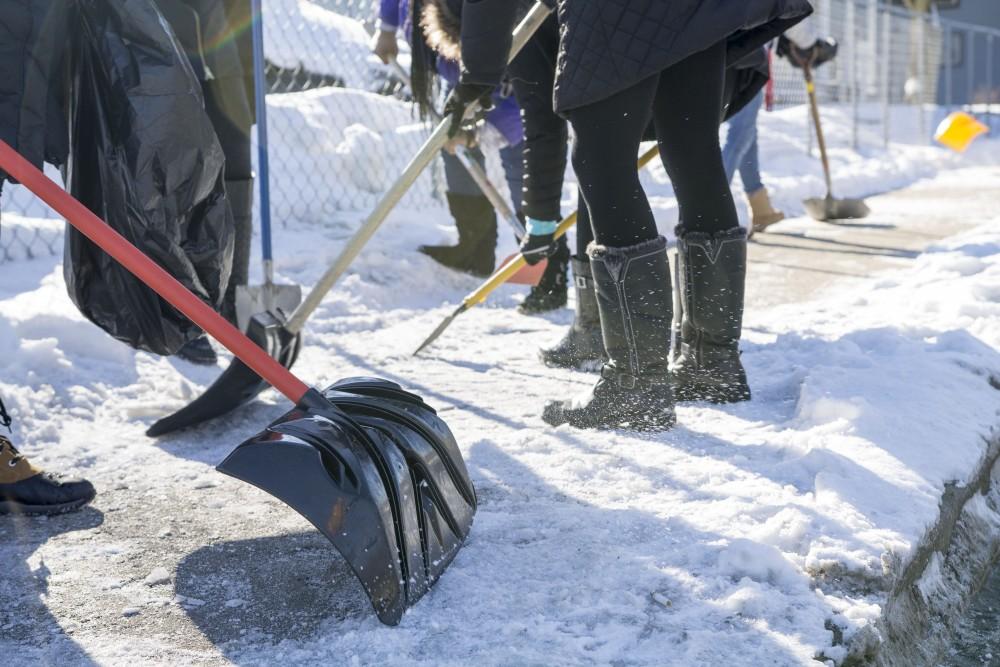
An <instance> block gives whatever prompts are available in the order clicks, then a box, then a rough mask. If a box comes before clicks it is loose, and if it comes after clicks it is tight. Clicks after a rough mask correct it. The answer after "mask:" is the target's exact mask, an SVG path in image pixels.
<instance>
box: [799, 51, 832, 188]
mask: <svg viewBox="0 0 1000 667" xmlns="http://www.w3.org/2000/svg"><path fill="white" fill-rule="evenodd" d="M802 72H803V73H804V74H805V77H806V92H807V93H809V111H810V112H811V113H812V119H813V124H814V125H815V126H816V143H818V144H819V157H820V160H822V161H823V176H824V177H825V178H826V196H827V198H830V197H832V196H833V179H831V178H830V160H829V159H828V158H827V156H826V139H824V138H823V125H822V123H820V120H819V102H817V101H816V82H815V81H813V75H812V69H811V68H810V67H809V65H808V64H806V65H803V67H802Z"/></svg>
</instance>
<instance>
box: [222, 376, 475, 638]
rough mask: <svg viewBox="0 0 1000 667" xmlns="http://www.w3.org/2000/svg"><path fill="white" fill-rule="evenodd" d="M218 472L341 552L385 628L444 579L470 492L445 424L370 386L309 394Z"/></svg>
mask: <svg viewBox="0 0 1000 667" xmlns="http://www.w3.org/2000/svg"><path fill="white" fill-rule="evenodd" d="M218 470H219V471H220V472H223V473H225V474H227V475H230V476H232V477H236V478H237V479H241V480H243V481H245V482H248V483H250V484H253V485H254V486H257V487H258V488H260V489H262V490H264V491H266V492H267V493H270V494H271V495H273V496H275V497H276V498H278V499H279V500H281V501H282V502H284V503H285V504H287V505H289V506H290V507H291V508H292V509H294V510H296V511H297V512H299V513H300V514H301V515H302V516H304V517H305V518H306V519H308V520H309V521H310V522H311V523H312V524H313V525H314V526H315V527H316V528H317V529H318V530H319V531H320V532H322V533H323V534H324V535H325V536H326V537H327V539H329V540H330V542H331V543H332V544H333V546H334V547H335V548H336V549H337V551H339V552H340V553H341V555H343V557H344V558H345V560H346V561H347V562H348V564H349V565H350V567H351V569H352V570H353V572H354V573H355V575H357V577H358V579H359V580H360V581H361V583H362V585H363V587H364V589H365V592H366V593H367V594H368V596H369V599H370V600H371V602H372V606H373V607H374V609H375V613H376V614H377V615H378V617H379V620H381V621H382V622H383V623H385V624H387V625H396V624H397V623H399V621H400V619H401V618H402V616H403V613H404V612H405V611H406V609H407V608H408V607H410V606H411V605H413V604H414V603H416V602H417V600H419V599H420V598H421V597H422V596H423V595H424V594H425V593H426V592H427V591H428V590H429V589H430V587H431V586H432V585H433V584H434V582H435V581H436V580H437V579H438V577H440V576H441V574H442V573H443V572H444V570H445V569H446V568H447V567H448V565H449V564H450V563H451V561H452V560H453V559H454V557H455V555H456V554H457V553H458V551H459V549H460V548H461V546H462V544H463V543H464V541H465V539H466V537H467V536H468V534H469V531H470V530H471V527H472V521H473V517H474V515H475V512H476V495H475V490H474V489H473V486H472V482H471V480H470V479H469V475H468V471H467V469H466V467H465V462H464V461H463V459H462V456H461V453H460V452H459V449H458V445H457V444H456V443H455V439H454V437H453V436H452V434H451V431H450V430H449V429H448V426H447V425H446V424H445V423H444V422H443V421H442V420H441V419H440V418H439V417H438V416H437V414H436V413H435V412H434V410H433V409H431V408H430V407H428V406H427V405H426V404H425V403H424V402H423V401H422V400H421V399H420V398H419V397H418V396H415V395H413V394H410V393H407V392H405V391H403V390H402V389H401V388H400V387H399V386H398V385H396V384H394V383H392V382H389V381H386V380H379V379H374V378H353V379H349V380H343V381H341V382H339V383H337V384H335V385H333V386H331V387H330V388H328V389H327V390H326V391H324V392H323V393H322V394H321V393H319V392H318V391H315V390H312V391H310V392H309V393H308V394H307V395H306V397H305V398H304V399H303V400H302V402H300V404H299V405H298V406H297V407H296V408H295V409H294V410H292V411H291V412H289V413H288V414H286V415H284V416H283V417H281V418H280V419H278V420H277V421H276V422H274V423H273V424H271V425H270V426H269V427H268V428H267V429H265V430H264V431H263V432H261V433H260V434H258V435H257V436H255V437H253V438H251V439H250V440H247V441H246V442H244V443H243V444H241V445H240V446H239V447H237V448H236V449H235V450H233V452H232V453H231V454H230V455H229V456H228V457H227V458H226V460H225V461H223V462H222V463H221V464H220V465H219V466H218Z"/></svg>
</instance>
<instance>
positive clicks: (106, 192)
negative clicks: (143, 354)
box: [63, 0, 234, 355]
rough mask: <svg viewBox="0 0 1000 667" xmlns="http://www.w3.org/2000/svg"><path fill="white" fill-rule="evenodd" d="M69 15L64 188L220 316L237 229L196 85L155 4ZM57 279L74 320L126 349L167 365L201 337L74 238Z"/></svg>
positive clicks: (141, 0)
mask: <svg viewBox="0 0 1000 667" xmlns="http://www.w3.org/2000/svg"><path fill="white" fill-rule="evenodd" d="M76 6H77V10H76V11H77V14H78V21H77V22H76V26H77V30H76V35H75V40H76V43H75V44H74V48H73V49H72V51H73V55H72V60H73V73H72V85H71V94H70V159H69V162H68V164H67V169H66V172H67V174H66V178H67V187H68V189H69V191H70V192H71V193H72V194H73V196H74V197H76V198H77V199H79V200H80V201H81V202H83V203H84V204H85V205H86V206H87V207H88V208H90V210H92V211H93V212H94V213H95V214H97V215H98V216H100V217H101V218H103V219H104V220H105V221H106V222H107V223H108V224H109V225H111V226H112V227H113V228H114V229H116V230H117V231H118V232H119V233H121V234H122V235H123V236H125V238H127V239H128V240H129V241H131V242H132V243H133V244H135V245H136V246H137V247H138V248H139V249H140V250H142V251H143V252H145V253H146V254H147V255H149V256H150V257H151V258H152V259H153V260H154V261H156V262H157V263H158V264H159V265H160V266H162V267H163V268H164V269H166V270H167V271H168V272H169V273H170V274H171V275H173V276H174V277H175V278H177V279H178V280H179V281H180V282H181V283H183V285H184V286H185V287H187V288H188V289H190V290H191V291H192V292H194V293H195V294H196V295H198V296H199V297H200V298H201V299H203V300H204V301H205V302H206V303H208V304H209V305H211V306H212V307H213V308H215V309H216V310H218V309H219V307H220V305H221V303H222V299H223V296H224V295H225V292H226V286H227V284H228V282H229V274H230V270H231V268H232V256H233V233H234V229H233V219H232V213H231V212H230V209H229V207H228V206H227V204H226V199H225V186H224V181H223V167H224V156H223V153H222V149H221V147H220V146H219V141H218V139H217V138H216V136H215V131H214V130H213V129H212V125H211V122H210V121H209V118H208V116H207V115H206V114H205V109H204V103H203V101H202V96H201V87H200V84H199V82H198V80H197V78H196V77H195V75H194V72H193V71H192V69H191V65H190V63H189V62H188V60H187V57H186V56H185V55H184V53H183V50H182V49H181V47H180V46H179V44H178V43H177V41H176V39H175V38H174V36H173V33H171V32H170V31H169V28H167V27H166V25H167V24H166V22H165V21H164V20H163V19H162V18H161V16H160V14H159V12H158V10H157V9H156V7H155V6H154V4H153V2H152V0H78V2H77V3H76ZM63 271H64V273H65V276H66V285H67V287H68V289H69V294H70V297H71V298H72V299H73V302H74V303H75V304H76V305H77V307H78V308H79V309H80V311H81V312H82V313H83V314H84V315H85V316H86V317H87V318H89V319H90V320H92V321H93V322H94V323H95V324H97V325H98V326H99V327H101V328H102V329H104V330H105V331H107V332H108V333H109V334H111V335H112V336H114V337H115V338H117V339H118V340H121V341H123V342H125V343H128V344H129V345H131V346H132V347H134V348H138V349H141V350H147V351H149V352H154V353H157V354H164V355H169V354H173V353H175V352H176V351H177V350H178V349H180V347H181V346H182V345H184V343H186V342H188V341H189V340H191V339H193V338H195V337H197V336H198V335H200V333H201V332H200V329H198V328H197V327H196V326H195V325H194V324H193V323H192V322H191V321H190V320H188V319H187V318H186V317H184V315H182V314H181V313H180V312H179V311H177V310H175V309H174V308H173V307H172V306H170V305H168V304H167V303H166V302H165V301H163V300H162V299H160V297H158V296H157V295H156V294H155V293H154V292H153V291H152V290H151V289H149V288H148V287H146V286H145V285H143V284H142V283H141V282H139V280H138V279H136V278H135V277H134V276H132V274H130V273H129V272H128V271H126V270H125V269H124V268H122V267H121V266H120V265H119V264H118V263H117V262H115V261H114V260H113V259H111V257H109V256H108V255H107V254H105V253H104V252H103V251H101V250H99V249H98V248H97V247H96V246H94V245H93V244H92V243H90V241H88V240H87V239H86V238H85V237H83V236H82V235H81V234H80V233H79V232H77V231H75V230H73V229H70V230H69V231H68V234H67V240H66V256H65V262H64V266H63Z"/></svg>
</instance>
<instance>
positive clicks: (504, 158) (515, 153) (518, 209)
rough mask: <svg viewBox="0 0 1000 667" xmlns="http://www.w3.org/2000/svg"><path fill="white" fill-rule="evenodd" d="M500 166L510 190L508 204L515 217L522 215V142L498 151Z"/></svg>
mask: <svg viewBox="0 0 1000 667" xmlns="http://www.w3.org/2000/svg"><path fill="white" fill-rule="evenodd" d="M499 152H500V164H501V165H503V175H504V178H505V179H506V180H507V188H508V189H509V190H510V203H511V206H512V207H513V209H514V213H515V214H516V215H517V216H519V217H520V216H521V215H522V210H523V208H524V206H523V201H522V197H521V191H522V189H523V188H524V142H523V141H522V142H521V143H519V144H515V145H513V146H504V147H503V148H501V149H500V151H499Z"/></svg>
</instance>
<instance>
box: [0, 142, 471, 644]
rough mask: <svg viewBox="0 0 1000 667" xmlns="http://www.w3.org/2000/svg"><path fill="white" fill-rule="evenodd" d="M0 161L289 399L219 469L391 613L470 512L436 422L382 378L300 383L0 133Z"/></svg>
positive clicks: (439, 568) (437, 561)
mask: <svg viewBox="0 0 1000 667" xmlns="http://www.w3.org/2000/svg"><path fill="white" fill-rule="evenodd" d="M0 169H3V170H4V171H5V172H6V173H8V174H9V175H10V176H11V177H12V178H14V179H16V180H17V181H18V182H19V183H21V184H23V185H24V186H25V187H27V188H28V189H29V190H31V191H32V192H34V193H35V194H36V195H37V196H38V197H39V198H40V199H42V201H44V202H45V203H47V204H48V205H49V206H51V207H52V208H53V209H54V210H55V211H57V212H58V213H59V214H60V215H62V216H63V217H64V218H65V219H66V221H67V222H68V223H69V224H71V225H73V226H74V227H75V228H76V229H78V230H79V231H80V232H81V233H82V234H83V235H84V236H86V237H87V238H89V239H90V240H91V241H92V242H93V243H94V244H96V245H97V246H98V247H100V248H101V249H102V250H103V251H104V252H106V253H108V254H109V255H110V256H111V257H113V258H114V259H115V260H116V261H118V262H119V263H120V264H121V265H122V266H124V267H125V268H126V269H127V270H129V271H130V272H132V273H133V274H134V275H135V276H136V277H137V278H138V279H139V280H141V281H142V282H143V283H144V284H145V285H147V286H148V287H149V288H150V289H152V290H153V291H155V292H156V293H157V294H159V295H160V297H162V298H163V299H164V300H165V301H166V302H167V303H169V304H171V305H172V306H173V307H175V308H177V309H178V310H179V311H181V312H182V313H184V314H185V315H186V316H187V317H188V318H190V319H191V320H192V321H193V322H194V323H195V324H197V325H198V326H200V327H201V328H202V329H204V330H205V331H206V332H208V333H209V334H211V335H212V336H213V337H214V338H216V339H217V340H218V341H219V342H220V343H222V344H223V345H225V346H226V347H227V348H229V350H230V351H231V352H232V353H233V354H234V355H236V356H237V357H238V358H239V359H240V361H241V362H242V363H243V364H245V365H246V367H247V368H248V369H249V370H250V371H252V372H254V373H256V374H257V375H258V376H260V377H261V378H263V379H264V380H266V381H267V382H268V383H269V384H271V385H272V386H273V387H274V388H275V389H277V390H278V391H280V392H281V393H282V394H284V395H285V396H286V397H287V398H289V399H290V400H291V401H292V403H293V404H295V408H294V409H292V410H291V411H290V412H288V413H287V414H286V415H284V416H283V417H281V418H280V419H278V420H277V421H275V422H274V423H273V424H271V425H270V426H268V427H267V428H266V429H264V430H263V431H262V432H261V433H259V434H258V435H256V436H254V437H253V438H250V439H249V440H247V441H246V442H244V443H243V444H241V445H240V446H239V447H237V448H236V449H235V450H234V451H233V452H232V453H231V454H230V455H229V456H228V457H227V458H226V459H225V460H224V461H223V462H222V463H221V464H220V465H219V466H218V470H219V471H220V472H222V473H225V474H227V475H230V476H232V477H235V478H237V479H240V480H243V481H245V482H248V483H250V484H253V485H254V486H257V487H259V488H260V489H263V490H264V491H266V492H268V493H270V494H271V495H273V496H275V497H276V498H278V499H279V500H281V501H283V502H284V503H285V504H287V505H289V506H290V507H291V508H292V509H294V510H296V511H297V512H299V513H300V514H302V515H303V516H304V517H305V518H306V519H308V520H309V521H310V522H311V523H312V524H313V525H314V526H315V527H316V528H317V529H318V530H319V531H320V532H322V533H323V534H324V535H325V536H326V537H327V538H328V539H329V540H330V542H331V543H332V544H333V546H334V547H335V548H336V549H337V550H338V551H340V553H341V554H342V555H343V557H344V558H345V560H346V561H347V562H348V564H349V565H350V567H351V569H352V570H353V571H354V572H355V574H356V575H357V576H358V578H359V579H360V580H361V583H362V585H363V586H364V589H365V592H366V593H367V594H368V596H369V598H370V600H371V602H372V606H373V607H374V608H375V613H376V614H377V615H378V618H379V619H380V620H381V621H382V622H383V623H386V624H388V625H395V624H397V623H399V621H400V619H401V618H402V616H403V613H404V612H405V611H406V609H407V608H408V607H409V606H410V605H412V604H414V603H415V602H416V601H417V600H419V599H420V598H421V597H422V596H423V595H424V594H425V593H426V592H427V591H428V590H429V589H430V587H431V586H432V585H433V584H434V582H435V581H436V580H437V579H438V577H440V576H441V574H442V572H444V570H445V569H446V568H447V567H448V565H449V564H450V563H451V561H452V559H454V557H455V555H456V553H457V552H458V550H459V549H460V548H461V546H462V544H463V543H464V541H465V539H466V537H467V536H468V534H469V531H470V530H471V528H472V520H473V516H474V515H475V512H476V494H475V490H474V488H473V486H472V482H471V480H470V479H469V473H468V470H467V469H466V466H465V461H464V460H463V459H462V455H461V453H460V451H459V449H458V445H457V444H456V442H455V438H454V436H453V435H452V434H451V431H450V430H449V429H448V426H447V425H446V424H445V423H444V421H442V420H441V419H440V418H439V417H438V416H437V414H436V413H435V412H434V410H433V409H431V408H430V407H429V406H428V405H427V404H425V403H424V402H423V400H421V399H420V398H419V397H418V396H416V395H414V394H410V393H408V392H405V391H403V389H402V388H401V387H399V385H397V384H394V383H392V382H389V381H387V380H379V379H374V378H352V379H348V380H343V381H341V382H338V383H336V384H334V385H332V386H330V387H329V388H328V389H326V390H325V391H324V392H320V391H318V390H316V389H312V388H309V387H308V386H306V385H305V384H304V383H303V382H302V381H301V380H299V379H298V378H297V377H295V376H294V375H293V374H292V373H291V372H290V371H289V370H288V369H287V368H285V367H284V366H283V365H282V364H281V363H280V362H279V361H277V360H276V359H274V358H272V357H271V356H270V355H269V354H268V353H267V351H265V350H264V349H262V348H260V347H258V345H256V344H255V343H254V341H252V340H250V339H249V338H248V337H246V336H245V335H244V334H243V333H241V332H240V331H239V329H237V328H236V327H235V326H233V325H232V324H230V323H229V322H227V321H226V320H225V319H223V318H222V317H221V316H220V315H219V314H218V313H216V312H215V311H213V310H212V309H211V308H210V307H209V306H207V305H206V304H205V303H203V302H202V301H200V300H199V299H198V298H197V297H196V296H195V295H194V294H192V293H191V292H190V291H189V290H187V289H186V288H185V287H184V286H183V285H181V284H180V283H179V282H178V281H177V280H176V279H175V278H174V277H172V276H171V275H170V274H168V273H167V272H166V271H164V270H163V268H161V267H160V266H159V265H157V264H156V263H155V262H153V261H152V260H151V259H149V258H148V257H147V256H146V255H144V254H143V253H142V252H141V251H139V250H138V249H137V248H136V247H135V246H133V245H132V244H131V243H129V242H128V240H126V239H125V237H123V236H122V235H121V234H119V233H118V232H117V231H115V230H114V229H112V228H111V227H110V226H108V225H107V224H106V223H105V222H104V221H102V220H101V219H100V218H98V217H97V216H96V215H94V214H93V213H91V212H90V211H89V210H88V209H87V208H86V207H85V206H84V205H83V204H81V203H80V202H79V201H77V200H76V199H74V198H73V197H72V196H70V195H69V194H68V193H66V192H65V191H63V190H62V188H60V187H59V186H58V185H56V184H55V183H54V182H53V181H51V180H49V179H48V178H47V177H46V176H45V175H44V174H43V173H42V172H41V171H40V170H38V169H37V168H35V167H34V166H33V165H31V164H30V163H29V162H28V161H27V160H25V159H24V158H23V157H21V156H20V155H19V154H18V153H17V152H16V151H14V149H12V148H11V147H10V146H9V145H7V144H6V143H5V142H3V141H0ZM257 317H258V318H260V317H262V316H257ZM254 326H260V327H266V326H268V322H267V321H260V322H257V323H256V324H255V325H254Z"/></svg>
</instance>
